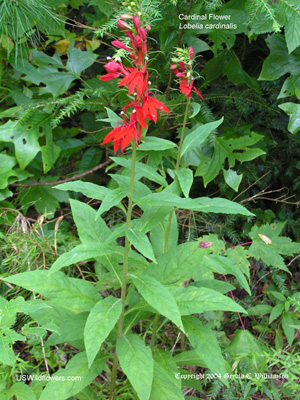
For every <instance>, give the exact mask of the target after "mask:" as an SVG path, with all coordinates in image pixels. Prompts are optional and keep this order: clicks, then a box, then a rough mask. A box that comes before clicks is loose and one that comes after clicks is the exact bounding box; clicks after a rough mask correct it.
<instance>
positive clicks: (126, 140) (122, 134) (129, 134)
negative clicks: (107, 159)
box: [101, 110, 142, 153]
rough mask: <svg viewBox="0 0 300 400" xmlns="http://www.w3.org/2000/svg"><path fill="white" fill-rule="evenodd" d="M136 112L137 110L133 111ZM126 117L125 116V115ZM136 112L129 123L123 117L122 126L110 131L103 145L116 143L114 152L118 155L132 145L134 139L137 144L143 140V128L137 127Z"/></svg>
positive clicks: (132, 114)
mask: <svg viewBox="0 0 300 400" xmlns="http://www.w3.org/2000/svg"><path fill="white" fill-rule="evenodd" d="M133 111H135V110H133ZM123 115H124V114H123ZM137 125H138V124H137V117H136V112H132V113H131V116H130V119H129V122H127V121H126V118H125V116H123V123H122V125H120V126H118V125H117V126H116V128H114V129H113V130H112V131H110V132H109V133H108V134H107V135H106V136H105V138H104V140H103V142H102V143H101V144H107V143H108V142H113V143H114V152H115V153H116V152H117V151H118V150H119V149H121V151H122V153H123V151H124V149H125V148H126V147H127V146H128V145H129V144H130V142H131V141H132V139H134V140H135V142H136V144H137V145H138V142H139V141H140V140H141V133H142V127H141V126H139V128H138V126H137Z"/></svg>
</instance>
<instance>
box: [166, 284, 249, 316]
mask: <svg viewBox="0 0 300 400" xmlns="http://www.w3.org/2000/svg"><path fill="white" fill-rule="evenodd" d="M171 293H172V294H173V296H174V297H175V299H176V303H177V305H178V308H179V311H180V314H181V315H190V314H200V313H203V312H204V311H218V310H221V311H236V312H238V311H239V312H246V311H245V310H244V309H243V307H241V306H240V305H238V304H237V303H236V302H235V301H233V300H232V299H231V298H229V297H227V296H224V295H223V294H221V293H219V292H216V291H215V290H212V289H207V288H204V287H201V288H198V287H195V286H188V287H186V288H183V287H180V288H174V289H173V290H171Z"/></svg>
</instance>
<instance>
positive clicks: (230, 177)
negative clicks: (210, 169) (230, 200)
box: [223, 169, 243, 192]
mask: <svg viewBox="0 0 300 400" xmlns="http://www.w3.org/2000/svg"><path fill="white" fill-rule="evenodd" d="M223 171H224V178H225V182H226V183H227V185H228V186H230V187H231V188H232V189H233V190H235V191H236V192H237V191H238V188H239V186H240V183H241V181H242V178H243V174H241V175H238V174H237V173H236V171H233V170H232V169H228V170H225V169H224V170H223Z"/></svg>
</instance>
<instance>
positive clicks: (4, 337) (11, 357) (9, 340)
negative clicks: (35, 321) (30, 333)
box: [0, 327, 25, 366]
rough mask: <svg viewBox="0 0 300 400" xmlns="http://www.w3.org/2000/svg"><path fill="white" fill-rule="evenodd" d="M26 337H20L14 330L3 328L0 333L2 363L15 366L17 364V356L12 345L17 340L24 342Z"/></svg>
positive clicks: (0, 359)
mask: <svg viewBox="0 0 300 400" xmlns="http://www.w3.org/2000/svg"><path fill="white" fill-rule="evenodd" d="M24 339H25V336H22V335H19V334H18V333H16V332H15V331H13V330H12V329H8V328H5V327H1V331H0V363H2V364H5V365H10V366H13V365H14V364H15V363H16V356H15V353H14V351H13V348H12V344H13V343H14V342H16V341H17V340H20V341H21V342H23V341H24Z"/></svg>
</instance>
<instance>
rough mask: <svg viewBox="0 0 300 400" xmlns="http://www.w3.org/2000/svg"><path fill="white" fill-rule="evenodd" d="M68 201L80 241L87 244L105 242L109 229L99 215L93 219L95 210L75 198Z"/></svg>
mask: <svg viewBox="0 0 300 400" xmlns="http://www.w3.org/2000/svg"><path fill="white" fill-rule="evenodd" d="M70 203H71V208H72V215H73V218H74V221H75V224H76V227H77V230H78V235H79V238H80V240H81V242H82V243H84V244H87V245H88V244H97V243H99V244H100V245H101V244H102V243H104V242H106V241H107V238H108V236H109V235H110V233H111V231H110V229H109V228H108V226H107V225H106V223H105V222H104V221H103V219H102V218H101V217H99V218H97V220H96V221H95V217H96V210H94V209H93V208H92V207H90V206H89V205H88V204H85V203H83V202H80V201H77V200H70Z"/></svg>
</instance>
